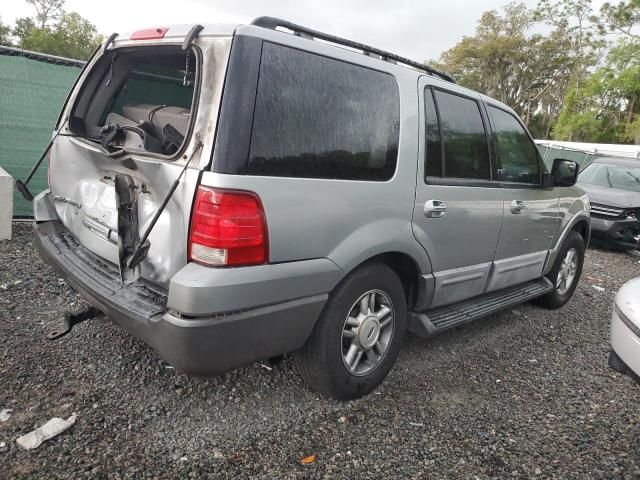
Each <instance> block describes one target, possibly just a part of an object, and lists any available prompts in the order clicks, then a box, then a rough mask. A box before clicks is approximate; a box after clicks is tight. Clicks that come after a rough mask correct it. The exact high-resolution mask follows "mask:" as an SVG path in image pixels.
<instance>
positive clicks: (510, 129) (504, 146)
mask: <svg viewBox="0 0 640 480" xmlns="http://www.w3.org/2000/svg"><path fill="white" fill-rule="evenodd" d="M487 112H488V116H489V119H490V122H491V126H492V130H493V135H494V142H495V147H496V153H497V161H498V167H499V170H498V171H499V173H500V177H501V179H502V193H503V198H504V200H503V201H504V220H503V223H502V232H501V234H500V241H499V242H498V248H497V250H496V256H495V262H494V268H493V271H492V273H491V276H490V279H489V285H488V286H487V290H499V289H501V288H505V287H508V286H511V285H517V284H519V283H522V282H526V281H527V280H532V279H535V278H538V277H540V276H541V275H542V269H543V267H544V263H545V260H546V258H547V252H548V250H549V248H550V247H551V243H552V240H553V238H554V234H555V232H556V229H557V228H558V225H559V222H560V218H559V209H558V192H557V190H555V189H553V188H543V187H542V172H543V168H544V167H543V164H542V161H541V159H540V156H539V154H538V150H537V148H536V146H535V144H534V143H533V140H532V139H531V137H530V136H529V134H528V133H527V131H526V129H525V128H524V127H523V125H522V124H521V123H520V121H519V120H518V118H517V117H516V116H515V115H514V114H513V113H511V112H509V111H507V110H504V109H502V108H499V107H497V106H492V105H487Z"/></svg>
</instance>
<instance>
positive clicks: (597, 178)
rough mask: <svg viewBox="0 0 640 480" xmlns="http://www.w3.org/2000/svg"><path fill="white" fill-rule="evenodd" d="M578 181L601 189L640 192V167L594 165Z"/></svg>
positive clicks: (585, 170)
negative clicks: (608, 188)
mask: <svg viewBox="0 0 640 480" xmlns="http://www.w3.org/2000/svg"><path fill="white" fill-rule="evenodd" d="M578 181H579V182H580V183H588V184H591V185H599V186H601V187H610V188H619V189H621V190H629V191H631V192H640V166H638V167H627V166H625V165H606V164H604V163H592V164H591V165H589V166H588V167H587V168H585V169H584V170H583V171H582V173H581V174H580V177H579V178H578Z"/></svg>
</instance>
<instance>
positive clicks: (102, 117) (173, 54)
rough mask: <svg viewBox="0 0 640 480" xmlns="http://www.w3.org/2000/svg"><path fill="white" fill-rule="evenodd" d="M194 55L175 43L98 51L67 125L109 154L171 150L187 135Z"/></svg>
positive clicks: (194, 75)
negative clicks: (107, 51)
mask: <svg viewBox="0 0 640 480" xmlns="http://www.w3.org/2000/svg"><path fill="white" fill-rule="evenodd" d="M197 64H198V61H197V55H196V54H195V51H194V50H193V49H191V50H189V51H187V52H185V51H183V50H182V49H181V47H179V46H177V45H169V46H152V47H135V48H122V49H117V50H115V51H114V52H113V53H108V54H107V55H105V56H103V57H102V58H101V59H100V60H99V61H98V63H97V64H96V65H95V67H94V68H93V69H92V71H91V74H90V76H89V78H88V79H87V81H86V82H85V84H84V86H83V89H82V91H81V93H80V95H79V97H78V99H77V101H76V103H75V105H74V107H73V110H72V113H71V117H70V121H69V127H70V129H71V131H72V132H73V133H74V134H76V135H81V136H84V137H87V138H89V139H90V140H93V141H96V142H100V143H101V145H102V147H103V148H104V149H105V150H107V151H108V152H110V153H113V152H116V151H120V150H122V149H126V150H127V151H143V152H148V153H154V154H159V155H165V156H172V155H175V154H176V153H177V152H178V151H179V150H180V149H181V147H182V145H183V144H184V142H185V139H186V138H187V136H188V133H189V128H190V125H191V118H192V114H193V106H194V90H195V86H196V83H197Z"/></svg>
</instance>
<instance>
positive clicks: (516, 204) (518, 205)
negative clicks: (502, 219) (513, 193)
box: [511, 200, 527, 214]
mask: <svg viewBox="0 0 640 480" xmlns="http://www.w3.org/2000/svg"><path fill="white" fill-rule="evenodd" d="M525 208H527V204H526V203H524V202H523V201H522V200H513V201H512V202H511V213H515V214H518V213H522V211H523V210H524V209H525Z"/></svg>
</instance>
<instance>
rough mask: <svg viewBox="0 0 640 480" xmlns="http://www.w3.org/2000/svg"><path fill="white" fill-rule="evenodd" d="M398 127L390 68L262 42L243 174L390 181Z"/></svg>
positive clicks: (397, 109)
mask: <svg viewBox="0 0 640 480" xmlns="http://www.w3.org/2000/svg"><path fill="white" fill-rule="evenodd" d="M399 127H400V109H399V91H398V85H397V83H396V81H395V79H394V78H393V77H392V76H391V75H389V74H386V73H383V72H379V71H375V70H371V69H368V68H365V67H361V66H357V65H353V64H350V63H346V62H342V61H339V60H335V59H331V58H327V57H323V56H320V55H316V54H312V53H308V52H304V51H301V50H297V49H293V48H289V47H283V46H280V45H275V44H271V43H266V42H265V43H264V46H263V50H262V60H261V63H260V76H259V81H258V91H257V96H256V105H255V113H254V120H253V132H252V137H251V148H250V153H249V162H248V166H247V173H249V174H253V175H271V176H285V177H308V178H328V179H346V180H373V181H384V180H388V179H390V178H391V177H392V176H393V174H394V172H395V169H396V159H397V155H398V136H399V129H400V128H399Z"/></svg>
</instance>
